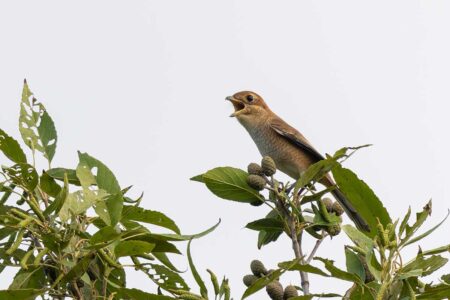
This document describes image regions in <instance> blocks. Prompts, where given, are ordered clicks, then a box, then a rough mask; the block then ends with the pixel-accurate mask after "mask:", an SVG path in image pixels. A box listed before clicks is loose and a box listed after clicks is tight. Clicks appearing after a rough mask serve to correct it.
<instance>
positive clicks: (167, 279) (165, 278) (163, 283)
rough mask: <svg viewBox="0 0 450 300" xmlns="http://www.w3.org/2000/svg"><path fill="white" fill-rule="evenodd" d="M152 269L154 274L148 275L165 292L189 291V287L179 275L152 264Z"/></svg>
mask: <svg viewBox="0 0 450 300" xmlns="http://www.w3.org/2000/svg"><path fill="white" fill-rule="evenodd" d="M150 267H151V270H152V271H153V272H151V273H147V275H148V277H150V278H151V279H152V280H153V281H154V282H155V283H156V284H158V285H159V286H160V287H161V288H163V289H165V290H185V291H188V290H189V286H188V285H187V284H186V282H185V281H184V279H183V278H182V277H181V276H180V275H178V273H176V272H174V271H172V270H170V269H169V268H167V267H165V266H162V265H157V264H150Z"/></svg>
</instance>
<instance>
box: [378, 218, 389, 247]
mask: <svg viewBox="0 0 450 300" xmlns="http://www.w3.org/2000/svg"><path fill="white" fill-rule="evenodd" d="M379 222H380V221H378V225H377V230H378V240H379V242H380V244H381V246H382V247H386V246H387V245H388V244H389V238H388V236H387V234H386V232H385V231H384V228H383V225H382V224H381V223H379Z"/></svg>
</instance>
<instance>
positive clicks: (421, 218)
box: [400, 200, 432, 246]
mask: <svg viewBox="0 0 450 300" xmlns="http://www.w3.org/2000/svg"><path fill="white" fill-rule="evenodd" d="M431 205H432V203H431V200H430V201H429V202H428V203H427V204H426V205H425V206H424V207H423V210H422V211H421V212H418V213H416V222H414V224H413V225H412V226H409V225H408V224H406V225H405V236H404V238H403V239H401V241H400V246H402V245H404V244H405V243H406V242H407V241H408V240H409V239H410V238H411V237H412V236H413V235H414V233H415V232H416V231H417V230H418V229H419V228H420V227H421V226H422V224H423V223H424V222H425V220H426V219H427V218H428V217H429V216H430V215H431Z"/></svg>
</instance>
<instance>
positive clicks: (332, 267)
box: [313, 256, 363, 284]
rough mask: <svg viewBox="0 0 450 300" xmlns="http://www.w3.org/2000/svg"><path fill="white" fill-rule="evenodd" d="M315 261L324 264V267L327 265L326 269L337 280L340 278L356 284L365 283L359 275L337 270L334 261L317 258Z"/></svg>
mask: <svg viewBox="0 0 450 300" xmlns="http://www.w3.org/2000/svg"><path fill="white" fill-rule="evenodd" d="M313 259H314V260H319V261H321V262H323V263H324V265H325V268H326V269H327V270H328V272H330V273H331V275H332V276H333V277H335V278H339V279H342V280H346V281H351V282H355V283H357V284H362V283H363V282H362V281H361V279H360V278H359V277H358V276H357V275H355V274H352V273H348V272H346V271H344V270H341V269H339V268H337V267H336V266H335V265H334V262H333V261H332V260H329V259H326V258H321V257H317V256H316V257H314V258H313Z"/></svg>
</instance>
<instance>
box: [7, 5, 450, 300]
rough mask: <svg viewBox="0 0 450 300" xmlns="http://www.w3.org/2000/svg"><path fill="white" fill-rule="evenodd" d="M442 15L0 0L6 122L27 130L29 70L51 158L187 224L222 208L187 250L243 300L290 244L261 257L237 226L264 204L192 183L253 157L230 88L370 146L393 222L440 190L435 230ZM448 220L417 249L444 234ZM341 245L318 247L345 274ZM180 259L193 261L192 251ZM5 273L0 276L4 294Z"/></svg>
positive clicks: (323, 138)
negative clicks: (47, 126) (111, 176)
mask: <svg viewBox="0 0 450 300" xmlns="http://www.w3.org/2000/svg"><path fill="white" fill-rule="evenodd" d="M449 12H450V2H448V1H447V2H446V1H376V2H368V1H320V2H319V1H283V2H280V1H277V2H276V4H275V1H272V2H269V1H260V0H258V1H256V0H255V1H120V2H119V1H96V2H94V1H77V3H76V4H73V3H72V4H69V3H67V2H66V3H64V4H63V3H62V1H39V2H37V1H28V2H25V1H20V2H19V1H2V2H0V99H1V100H0V101H1V102H0V103H1V114H0V122H1V123H0V127H1V128H2V129H4V130H5V131H7V132H8V133H10V134H11V135H13V136H15V137H16V138H19V133H18V129H17V124H18V121H17V120H18V112H19V99H20V93H21V88H22V80H23V78H25V77H26V78H27V79H28V82H29V84H30V87H31V89H32V91H33V92H34V93H35V95H36V96H37V98H38V99H39V100H41V101H43V103H44V104H45V105H46V107H47V109H48V111H49V113H50V115H51V116H52V117H53V119H54V121H55V123H56V128H57V131H58V134H59V137H58V139H59V140H58V148H57V152H56V157H55V159H54V163H53V165H54V166H65V167H75V166H76V164H77V155H76V151H77V150H81V151H86V152H88V153H89V154H91V155H93V156H95V157H97V158H99V159H100V160H102V161H103V162H104V163H105V164H107V165H108V166H109V167H110V168H111V169H112V170H113V171H114V172H115V174H116V176H117V177H118V179H119V182H120V183H121V185H122V186H123V187H125V186H128V185H130V184H133V185H134V189H133V191H134V193H135V195H138V194H139V193H140V191H145V198H144V201H143V206H144V207H146V208H149V209H154V210H160V211H163V212H164V213H166V214H167V215H168V216H170V217H171V218H173V219H174V220H175V221H176V222H177V224H178V225H179V226H180V228H181V229H182V231H183V232H184V233H195V232H199V231H202V230H203V229H205V228H207V227H209V226H211V225H213V224H214V223H215V222H217V220H218V219H219V218H222V224H221V225H220V227H219V228H218V229H217V230H216V231H215V232H214V233H212V234H210V235H209V236H207V237H205V238H202V239H200V240H196V241H195V242H194V243H193V245H192V247H193V254H194V259H195V261H196V263H197V266H198V267H199V269H200V270H202V272H201V274H202V275H203V276H204V277H205V278H207V273H206V272H204V271H203V270H204V269H206V268H211V269H213V270H214V271H215V272H216V273H217V274H218V275H219V276H222V275H224V274H225V275H226V276H228V277H230V280H231V288H232V293H233V295H234V297H235V299H237V298H239V297H240V295H241V294H242V292H243V290H244V286H243V284H242V281H241V278H242V276H243V275H245V274H247V273H249V263H250V261H251V260H252V259H254V258H259V259H261V260H263V261H264V262H265V263H266V265H267V266H268V267H275V266H276V263H277V262H279V261H284V260H288V259H291V258H292V257H293V253H292V250H291V248H290V244H289V243H288V240H287V238H284V237H283V238H280V241H279V242H278V243H276V244H271V245H269V246H268V247H265V248H263V249H262V250H261V251H258V250H257V248H256V237H257V234H256V233H255V232H253V231H250V230H247V229H244V228H243V227H244V226H245V224H246V223H247V222H249V221H252V220H254V219H257V218H261V217H263V216H264V215H265V214H266V213H267V211H266V208H264V207H260V208H254V207H251V206H249V205H242V204H239V203H234V202H229V201H225V200H220V199H218V198H216V197H215V196H214V195H212V194H211V193H210V192H209V191H208V190H207V189H206V187H204V186H203V185H201V184H199V183H195V182H190V181H189V178H190V177H191V176H193V175H197V174H199V173H201V172H203V171H206V170H208V169H211V168H213V167H216V166H222V165H231V166H236V167H240V168H245V167H246V165H247V164H248V163H249V162H251V161H259V159H260V155H259V153H258V152H257V149H256V147H255V146H254V144H253V142H252V141H251V139H250V138H249V136H248V134H247V133H246V132H245V130H244V129H243V128H242V127H241V126H240V125H239V124H238V123H237V121H236V120H234V119H230V118H228V115H229V114H230V113H231V112H232V107H231V105H230V104H229V103H227V102H225V101H224V98H225V96H228V95H231V94H233V93H234V92H236V91H239V90H243V89H250V90H254V91H256V92H258V93H260V94H261V95H262V96H263V97H264V98H265V99H266V101H267V102H268V104H269V105H270V106H271V107H272V109H273V110H274V111H275V112H276V113H278V114H279V115H280V116H282V117H283V118H284V119H285V120H286V121H288V122H289V123H290V124H292V125H293V126H295V127H296V128H297V129H299V130H300V131H301V132H302V133H304V135H305V136H307V137H308V138H309V140H310V141H311V142H312V143H313V144H314V145H315V146H316V148H317V149H319V150H320V151H322V152H324V153H325V152H328V153H332V152H333V151H335V150H337V149H338V148H340V147H342V146H347V145H348V146H355V145H361V144H365V143H372V144H374V146H373V147H372V148H369V149H365V150H361V151H360V152H359V153H358V154H357V155H355V156H354V157H352V159H350V160H349V161H347V162H346V166H347V167H350V168H351V169H353V170H355V171H356V173H357V174H358V175H359V176H360V177H361V178H363V179H364V180H365V181H366V182H367V183H368V184H369V185H370V186H371V187H372V188H373V189H374V190H375V192H376V193H377V195H378V196H379V197H380V198H381V199H382V200H383V202H384V204H385V206H386V207H387V209H388V211H389V212H390V214H391V216H392V217H393V218H397V217H399V216H401V215H403V214H404V213H405V211H406V210H407V207H408V205H411V206H412V208H413V211H418V210H420V209H421V208H422V207H423V206H424V204H425V203H426V202H427V201H428V199H429V198H431V197H432V198H433V215H432V218H431V219H432V222H430V223H427V225H426V226H425V228H430V227H431V226H432V225H434V224H435V223H437V222H438V221H440V219H441V218H442V217H443V216H444V214H445V212H446V210H447V208H448V207H449V206H450V205H449V201H448V200H449V199H450V189H449V186H450V174H449V173H448V172H447V171H448V168H449V165H450V164H449V161H448V156H449V154H450V141H449V125H450V121H449V116H448V115H449V112H450V106H449V104H448V103H449V99H450V88H449V86H450V85H449V82H450V42H449V28H450V18H449ZM2 163H5V160H2ZM449 224H450V223H448V222H447V223H446V224H445V225H444V226H443V227H442V228H440V229H439V230H438V231H437V232H436V234H435V235H432V236H431V237H430V238H428V239H426V240H424V241H423V242H421V243H420V244H421V246H422V247H423V248H424V249H429V248H431V247H435V246H440V245H442V244H444V243H449V238H448V231H449V228H450V227H449ZM345 242H347V239H346V238H345V237H344V235H340V236H339V237H337V238H335V239H333V240H332V241H329V240H327V241H326V242H325V243H324V245H323V246H322V247H321V249H320V250H319V252H318V255H320V256H325V257H330V258H333V259H335V260H336V261H337V264H338V266H340V267H343V268H344V267H345V264H344V248H343V245H344V243H345ZM311 245H312V241H311V240H310V241H309V243H308V244H307V247H311ZM179 248H180V249H182V250H183V251H184V250H185V245H184V244H183V245H182V244H179ZM413 250H414V251H416V250H417V248H415V247H413ZM414 251H412V252H411V253H410V254H413V253H414ZM176 262H177V263H178V266H179V267H180V268H181V269H185V268H187V261H186V259H185V258H181V259H176ZM449 270H450V267H448V266H447V267H446V270H443V271H446V272H447V273H448V271H449ZM11 278H12V273H11V272H4V273H2V274H1V275H0V288H6V287H7V286H8V283H9V281H10V280H11ZM298 281H299V280H298V274H291V275H290V276H289V277H287V278H286V279H284V280H283V281H282V282H283V283H284V284H288V283H290V282H292V283H295V284H299V282H298ZM149 282H150V281H149V279H147V278H146V277H145V276H144V275H140V274H137V273H133V274H130V276H129V277H128V284H129V286H130V287H137V288H141V289H144V290H147V291H154V289H153V288H152V287H151V286H150V285H149ZM189 282H190V283H191V286H192V287H193V288H194V289H196V287H195V284H194V283H193V281H192V280H190V281H189ZM311 286H312V290H313V291H315V292H321V291H323V292H343V291H344V290H345V288H347V287H348V284H346V283H344V282H342V281H332V280H330V281H322V279H321V278H313V279H312V283H311ZM262 297H266V296H265V295H264V294H262V293H261V294H259V296H258V294H257V296H254V297H253V299H257V298H262Z"/></svg>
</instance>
